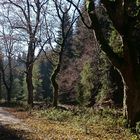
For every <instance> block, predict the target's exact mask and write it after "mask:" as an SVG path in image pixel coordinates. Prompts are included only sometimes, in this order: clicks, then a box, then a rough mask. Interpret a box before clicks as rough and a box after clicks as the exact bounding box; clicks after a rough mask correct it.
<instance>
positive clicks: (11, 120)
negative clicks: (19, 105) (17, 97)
mask: <svg viewBox="0 0 140 140" xmlns="http://www.w3.org/2000/svg"><path fill="white" fill-rule="evenodd" d="M20 123H21V120H20V119H18V118H16V117H15V116H14V115H12V114H11V113H9V112H8V111H6V110H5V109H4V108H3V107H0V124H2V125H9V124H20Z"/></svg>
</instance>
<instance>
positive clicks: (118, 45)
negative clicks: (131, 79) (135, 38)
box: [109, 29, 123, 56]
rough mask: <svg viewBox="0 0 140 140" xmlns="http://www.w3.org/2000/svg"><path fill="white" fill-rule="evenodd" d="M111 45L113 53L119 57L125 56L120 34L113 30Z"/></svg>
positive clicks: (110, 39)
mask: <svg viewBox="0 0 140 140" xmlns="http://www.w3.org/2000/svg"><path fill="white" fill-rule="evenodd" d="M109 45H110V46H111V47H112V49H113V51H114V52H115V53H117V54H118V55H119V56H123V42H122V39H121V36H120V35H119V33H118V32H117V31H116V30H115V29H112V31H111V33H110V38H109Z"/></svg>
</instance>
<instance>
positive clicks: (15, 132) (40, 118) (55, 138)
mask: <svg viewBox="0 0 140 140" xmlns="http://www.w3.org/2000/svg"><path fill="white" fill-rule="evenodd" d="M125 124H126V121H125V119H123V117H122V115H121V113H120V111H116V110H102V111H94V110H93V109H82V110H81V109H80V110H78V109H76V110H72V111H68V110H62V109H54V108H49V109H47V110H46V109H41V110H40V109H38V110H37V109H35V110H32V111H31V112H30V111H26V110H24V109H22V108H0V140H140V137H139V135H138V134H133V133H131V132H130V129H127V128H125V127H124V126H125Z"/></svg>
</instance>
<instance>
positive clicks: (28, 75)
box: [26, 41, 34, 108]
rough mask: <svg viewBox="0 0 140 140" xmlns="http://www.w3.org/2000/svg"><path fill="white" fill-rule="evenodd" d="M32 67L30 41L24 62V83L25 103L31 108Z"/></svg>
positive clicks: (32, 54)
mask: <svg viewBox="0 0 140 140" xmlns="http://www.w3.org/2000/svg"><path fill="white" fill-rule="evenodd" d="M33 65H34V46H33V43H32V41H30V42H29V46H28V54H27V62H26V83H27V90H28V99H27V103H28V105H29V106H30V107H31V108H32V107H33V90H34V86H33Z"/></svg>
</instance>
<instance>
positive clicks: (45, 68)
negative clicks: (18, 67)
mask: <svg viewBox="0 0 140 140" xmlns="http://www.w3.org/2000/svg"><path fill="white" fill-rule="evenodd" d="M52 70H53V67H52V64H51V63H50V62H49V61H47V60H42V61H41V64H40V74H41V78H42V92H43V93H42V94H43V98H44V99H47V98H52V86H51V80H50V77H51V74H52Z"/></svg>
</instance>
